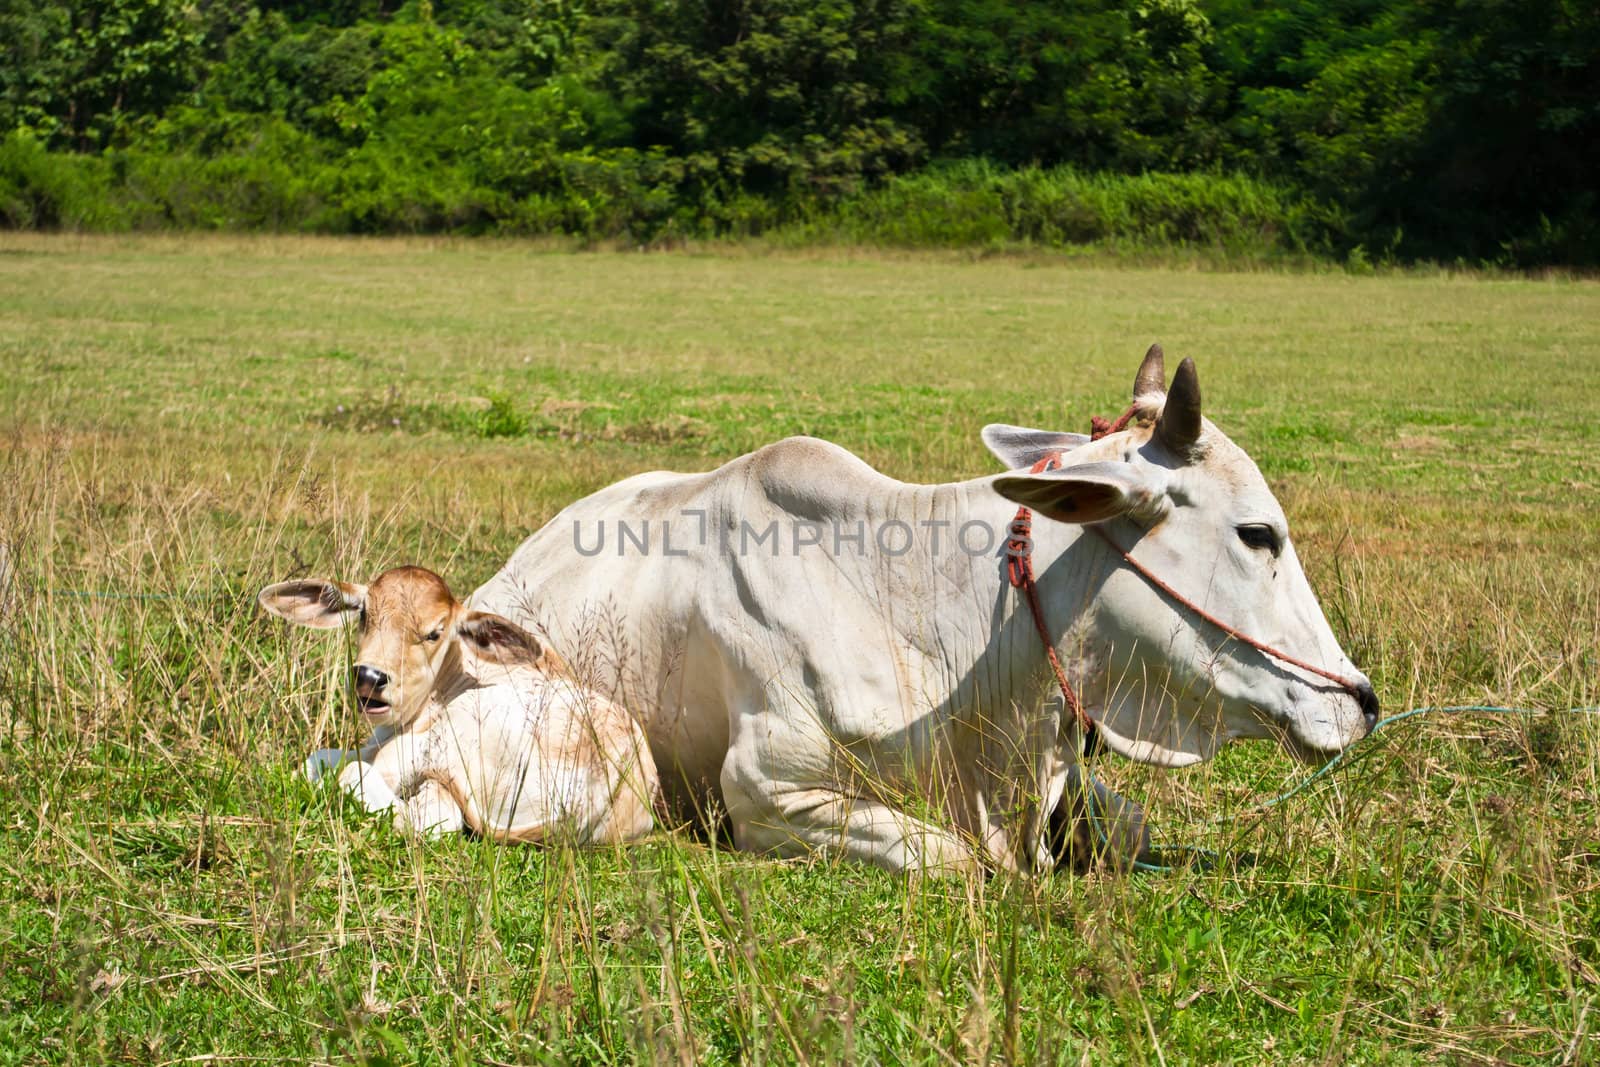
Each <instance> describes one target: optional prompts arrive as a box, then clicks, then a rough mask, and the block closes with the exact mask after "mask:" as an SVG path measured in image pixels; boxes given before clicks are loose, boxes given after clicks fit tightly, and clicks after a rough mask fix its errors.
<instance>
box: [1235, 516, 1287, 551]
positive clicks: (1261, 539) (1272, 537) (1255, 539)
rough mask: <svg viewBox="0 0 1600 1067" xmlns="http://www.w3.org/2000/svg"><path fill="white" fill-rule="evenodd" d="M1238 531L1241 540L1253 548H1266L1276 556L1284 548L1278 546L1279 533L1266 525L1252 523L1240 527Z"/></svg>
mask: <svg viewBox="0 0 1600 1067" xmlns="http://www.w3.org/2000/svg"><path fill="white" fill-rule="evenodd" d="M1238 531H1239V540H1241V541H1243V542H1244V543H1245V544H1247V545H1249V546H1250V547H1251V548H1264V549H1266V550H1267V551H1268V552H1271V553H1272V554H1273V555H1274V556H1276V555H1277V554H1278V552H1279V550H1280V549H1281V548H1282V547H1283V546H1282V545H1280V544H1278V533H1277V531H1276V530H1274V529H1273V528H1272V527H1270V526H1268V525H1266V524H1265V523H1251V524H1250V525H1248V526H1240V527H1239V528H1238Z"/></svg>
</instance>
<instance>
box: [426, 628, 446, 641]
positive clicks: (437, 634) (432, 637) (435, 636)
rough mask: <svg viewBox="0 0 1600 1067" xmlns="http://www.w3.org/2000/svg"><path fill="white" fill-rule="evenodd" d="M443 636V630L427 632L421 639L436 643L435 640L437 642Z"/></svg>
mask: <svg viewBox="0 0 1600 1067" xmlns="http://www.w3.org/2000/svg"><path fill="white" fill-rule="evenodd" d="M443 636H444V631H443V630H429V631H428V632H427V633H425V634H423V635H422V639H423V640H424V641H437V640H439V638H441V637H443Z"/></svg>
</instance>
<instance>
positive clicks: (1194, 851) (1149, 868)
mask: <svg viewBox="0 0 1600 1067" xmlns="http://www.w3.org/2000/svg"><path fill="white" fill-rule="evenodd" d="M1472 713H1476V714H1485V715H1545V714H1565V715H1594V714H1597V713H1600V706H1595V707H1581V708H1565V709H1559V708H1557V709H1541V708H1502V707H1498V706H1496V705H1493V704H1451V705H1445V706H1441V707H1421V708H1412V709H1411V710H1410V711H1402V712H1400V713H1398V714H1395V715H1391V716H1389V717H1388V718H1387V719H1380V720H1379V721H1378V723H1377V725H1375V726H1373V728H1372V731H1371V733H1369V734H1367V736H1366V737H1363V738H1362V739H1361V740H1360V741H1357V742H1356V743H1355V744H1353V745H1351V746H1350V747H1349V748H1347V749H1345V750H1344V751H1343V752H1340V753H1339V754H1338V755H1337V756H1335V757H1333V758H1332V759H1331V760H1329V761H1328V762H1327V763H1324V764H1323V765H1322V766H1320V767H1318V768H1317V769H1316V771H1315V772H1314V773H1312V774H1311V775H1310V777H1308V778H1306V779H1305V781H1303V782H1301V783H1299V784H1298V785H1296V786H1295V787H1294V788H1293V789H1290V790H1288V791H1287V792H1283V793H1279V794H1278V795H1277V796H1275V797H1269V798H1268V799H1266V800H1263V801H1261V802H1260V803H1257V804H1253V805H1251V806H1250V807H1249V808H1247V809H1245V810H1244V811H1242V812H1238V813H1236V814H1233V815H1225V816H1222V817H1220V818H1216V819H1210V820H1207V821H1208V822H1210V823H1211V824H1212V825H1217V826H1220V825H1225V824H1227V823H1230V822H1235V821H1237V820H1238V819H1239V818H1240V817H1242V816H1244V815H1252V814H1257V813H1259V812H1264V811H1270V810H1272V809H1273V808H1275V807H1277V806H1278V805H1279V804H1282V803H1284V802H1285V801H1287V800H1291V799H1293V798H1294V797H1297V796H1299V795H1300V794H1301V793H1304V792H1305V791H1306V790H1307V789H1310V788H1311V787H1312V786H1313V785H1314V784H1316V783H1317V782H1318V781H1320V780H1321V779H1323V778H1325V777H1327V776H1328V775H1329V774H1331V773H1332V772H1333V770H1334V768H1336V767H1338V766H1340V765H1341V764H1344V763H1347V762H1348V761H1349V760H1350V757H1351V756H1353V755H1355V753H1356V752H1357V751H1358V750H1360V749H1361V748H1362V747H1363V746H1364V745H1365V744H1366V742H1367V740H1368V739H1370V738H1372V737H1374V736H1376V735H1377V733H1378V731H1379V730H1382V729H1383V728H1384V727H1385V726H1388V725H1389V724H1391V723H1396V722H1401V721H1402V720H1405V719H1410V718H1414V717H1416V716H1418V715H1460V714H1472ZM1089 780H1090V781H1091V782H1093V781H1094V776H1093V775H1090V776H1089ZM1089 825H1090V826H1092V827H1094V828H1095V831H1096V836H1097V837H1098V838H1099V841H1100V847H1101V849H1102V851H1104V850H1105V849H1106V848H1107V847H1108V846H1109V845H1110V841H1109V840H1108V839H1107V837H1106V836H1105V831H1104V829H1102V828H1101V827H1100V825H1099V821H1098V820H1097V819H1095V818H1093V817H1091V818H1090V819H1089ZM1151 852H1154V853H1177V852H1181V853H1185V854H1187V855H1191V856H1198V857H1199V858H1200V859H1201V861H1202V862H1205V863H1211V864H1215V863H1218V862H1220V861H1221V858H1222V857H1221V855H1220V854H1219V853H1218V852H1217V851H1216V850H1215V849H1209V848H1201V847H1200V846H1198V845H1165V846H1161V847H1159V848H1155V847H1153V848H1152V849H1151ZM1133 869H1134V870H1136V871H1144V872H1148V873H1152V874H1166V873H1169V872H1171V871H1175V870H1179V869H1180V868H1179V867H1178V866H1177V865H1175V864H1167V863H1150V862H1148V861H1145V860H1140V859H1135V860H1134V861H1133Z"/></svg>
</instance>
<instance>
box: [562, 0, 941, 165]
mask: <svg viewBox="0 0 1600 1067" xmlns="http://www.w3.org/2000/svg"><path fill="white" fill-rule="evenodd" d="M917 10H918V9H917V6H916V5H915V4H914V3H913V2H911V0H748V2H744V3H737V4H725V3H719V2H715V0H695V2H689V3H679V2H677V0H597V3H596V4H595V6H594V9H593V11H594V19H593V22H592V24H591V29H590V34H591V36H590V42H591V43H590V46H591V47H592V48H594V49H596V51H597V52H598V53H600V54H603V55H605V56H606V60H605V62H604V63H603V65H602V68H601V75H600V84H601V85H603V86H604V87H605V88H606V89H608V90H609V91H610V92H611V93H612V94H613V95H614V96H615V97H616V98H617V99H619V100H622V101H624V102H625V107H626V109H627V114H628V117H629V119H630V122H631V125H632V127H633V132H634V140H635V143H636V144H638V145H640V146H647V147H657V146H659V147H662V148H664V149H665V150H666V151H667V152H668V154H670V155H671V156H673V157H675V158H677V159H678V160H680V161H681V163H680V165H679V168H678V171H677V177H678V180H679V182H680V183H682V185H683V186H684V187H685V188H687V189H688V190H689V191H690V192H691V193H697V194H710V195H721V194H725V193H727V192H728V191H731V190H734V189H745V190H749V191H753V192H756V193H759V194H764V195H772V196H785V195H802V196H805V195H818V194H820V195H824V196H826V195H829V194H832V193H837V192H843V191H851V190H854V189H857V188H859V187H860V185H861V183H862V182H863V181H864V180H865V179H869V178H872V177H876V176H881V175H884V174H888V173H890V172H892V171H895V170H898V169H901V168H903V167H904V166H905V165H907V164H908V163H910V162H912V161H914V160H915V159H916V158H917V157H918V155H919V153H920V150H921V143H920V139H919V138H918V136H917V134H916V132H915V131H914V130H912V129H910V128H909V127H907V126H906V125H904V124H903V123H901V122H899V121H897V120H896V119H895V118H894V117H893V116H892V115H891V114H889V113H888V110H887V107H886V105H887V104H888V102H889V96H890V93H891V92H892V90H893V87H894V75H895V73H896V72H897V70H898V67H899V65H898V64H897V63H896V61H895V57H896V56H898V55H900V54H902V53H903V51H904V49H905V47H906V44H907V42H908V41H909V40H910V38H911V37H912V35H913V34H914V33H915V32H916V23H915V15H916V13H917Z"/></svg>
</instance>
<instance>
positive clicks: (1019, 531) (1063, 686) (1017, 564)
mask: <svg viewBox="0 0 1600 1067" xmlns="http://www.w3.org/2000/svg"><path fill="white" fill-rule="evenodd" d="M1137 411H1138V405H1137V404H1134V405H1133V406H1131V407H1129V408H1128V410H1127V411H1124V412H1123V413H1122V414H1121V415H1120V416H1118V417H1117V418H1116V419H1115V420H1114V421H1107V420H1106V419H1104V418H1101V417H1100V416H1098V415H1096V416H1095V417H1093V418H1092V419H1090V420H1089V424H1090V426H1091V427H1092V430H1093V432H1092V433H1090V435H1089V440H1091V441H1098V440H1100V439H1101V438H1102V437H1105V436H1107V435H1108V434H1114V433H1116V432H1118V431H1119V430H1123V429H1126V428H1127V425H1128V423H1129V422H1130V421H1132V419H1133V416H1134V414H1135V413H1136V412H1137ZM1062 466H1063V464H1062V455H1061V453H1060V452H1050V453H1047V454H1046V455H1045V456H1043V457H1042V458H1041V459H1040V460H1039V461H1038V462H1036V463H1035V464H1034V465H1033V466H1032V468H1030V471H1029V472H1030V473H1032V474H1043V473H1045V472H1047V471H1052V470H1057V469H1059V468H1061V467H1062ZM1088 528H1089V529H1090V530H1092V531H1093V532H1094V533H1095V534H1096V535H1097V536H1098V537H1099V538H1100V540H1102V541H1104V542H1105V543H1106V545H1107V546H1108V547H1110V549H1111V551H1113V552H1115V553H1116V554H1117V555H1118V556H1120V557H1122V560H1123V562H1125V563H1127V564H1128V566H1130V567H1132V568H1133V570H1134V573H1136V574H1138V575H1139V576H1140V577H1141V578H1143V579H1144V580H1145V581H1147V582H1149V583H1150V584H1151V585H1152V586H1153V587H1155V588H1156V589H1158V590H1160V591H1161V592H1162V593H1164V594H1165V595H1166V596H1167V597H1168V598H1169V599H1171V600H1172V601H1173V602H1174V603H1177V604H1179V605H1181V606H1182V607H1185V608H1187V609H1188V610H1189V611H1191V612H1193V613H1194V614H1195V615H1196V616H1198V617H1199V618H1201V619H1202V620H1204V621H1205V622H1207V623H1210V624H1211V625H1212V626H1215V627H1216V628H1217V629H1219V630H1221V631H1222V632H1223V633H1225V634H1227V635H1228V636H1229V637H1230V638H1232V639H1234V640H1236V641H1238V642H1240V643H1241V644H1245V645H1249V646H1250V647H1251V648H1253V649H1255V650H1256V651H1257V652H1260V653H1262V654H1264V655H1267V656H1270V657H1272V658H1273V659H1275V660H1277V661H1278V662H1280V663H1287V664H1289V665H1290V666H1292V667H1298V668H1300V669H1301V670H1303V671H1307V672H1309V673H1311V674H1315V675H1317V676H1319V677H1322V678H1326V679H1327V680H1328V681H1330V682H1333V683H1334V684H1335V685H1338V686H1339V687H1340V688H1342V689H1344V690H1346V691H1347V692H1349V693H1350V695H1351V696H1353V697H1355V698H1356V700H1357V701H1358V702H1359V701H1360V699H1361V687H1360V686H1359V685H1358V684H1357V683H1356V682H1354V681H1352V680H1351V679H1349V678H1346V677H1345V676H1343V675H1341V674H1336V673H1335V672H1333V671H1330V670H1328V669H1326V668H1324V667H1318V666H1316V665H1315V664H1312V663H1307V662H1306V661H1305V660H1303V659H1299V658H1297V657H1295V656H1291V655H1289V654H1288V653H1287V652H1283V651H1280V650H1279V649H1276V648H1273V647H1272V646H1271V645H1269V644H1267V643H1265V642H1264V641H1258V640H1256V639H1255V638H1253V637H1251V636H1249V635H1248V634H1245V633H1244V632H1243V631H1241V630H1239V629H1238V628H1237V627H1235V626H1231V625H1229V624H1228V623H1226V622H1224V621H1222V620H1221V619H1219V618H1217V617H1216V616H1215V615H1212V614H1211V613H1210V612H1208V611H1206V610H1205V609H1204V608H1202V607H1201V606H1200V605H1199V604H1196V603H1195V602H1194V601H1192V600H1190V599H1189V598H1188V597H1186V596H1184V595H1183V594H1182V593H1180V592H1178V591H1177V590H1176V589H1174V588H1173V587H1172V586H1170V585H1168V584H1167V583H1166V582H1164V581H1162V580H1161V578H1160V577H1159V576H1157V575H1156V574H1155V573H1154V572H1153V571H1151V570H1150V569H1149V568H1148V567H1146V566H1145V565H1144V564H1142V563H1140V562H1139V561H1138V560H1137V559H1134V557H1133V556H1132V554H1131V553H1129V552H1128V550H1127V549H1125V548H1123V547H1121V546H1120V545H1118V544H1117V543H1116V542H1115V541H1113V540H1112V539H1111V535H1110V534H1108V533H1106V531H1105V530H1103V529H1101V527H1100V526H1099V525H1098V524H1092V523H1091V524H1090V525H1089V527H1088ZM1010 534H1011V536H1010V537H1009V538H1007V539H1006V573H1007V575H1008V577H1009V578H1010V581H1011V586H1012V588H1014V589H1017V590H1019V591H1020V592H1021V593H1022V595H1023V598H1024V599H1025V600H1027V602H1028V612H1029V614H1031V615H1032V616H1033V625H1034V628H1035V629H1036V630H1038V631H1039V640H1040V641H1041V642H1043V644H1044V655H1045V659H1046V661H1047V662H1048V663H1049V664H1050V670H1051V672H1052V673H1054V675H1055V678H1056V686H1057V688H1059V689H1060V690H1061V699H1062V700H1063V701H1065V702H1066V709H1067V711H1068V712H1070V713H1071V715H1072V717H1073V719H1074V720H1076V721H1077V723H1078V730H1079V732H1080V733H1081V734H1082V735H1083V755H1084V758H1085V759H1088V758H1089V757H1090V756H1092V755H1094V752H1095V747H1096V744H1095V742H1096V730H1095V722H1094V719H1093V718H1092V717H1091V716H1090V715H1089V711H1088V709H1087V708H1085V707H1084V706H1083V701H1082V700H1080V699H1079V698H1078V693H1077V690H1075V689H1073V687H1072V683H1071V682H1070V681H1069V680H1068V679H1067V671H1066V668H1065V667H1063V666H1062V665H1061V657H1060V655H1059V654H1058V653H1057V652H1056V643H1055V639H1054V638H1053V637H1052V636H1051V634H1050V624H1049V623H1048V622H1046V621H1045V617H1044V606H1043V605H1042V604H1041V603H1040V602H1039V585H1038V582H1037V580H1036V579H1035V578H1034V574H1033V512H1032V511H1031V510H1029V508H1028V507H1027V505H1022V506H1021V507H1018V508H1017V514H1016V516H1015V517H1014V518H1013V519H1012V520H1011V529H1010Z"/></svg>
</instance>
